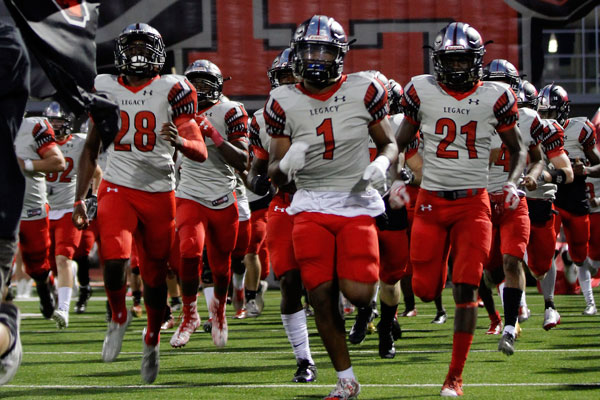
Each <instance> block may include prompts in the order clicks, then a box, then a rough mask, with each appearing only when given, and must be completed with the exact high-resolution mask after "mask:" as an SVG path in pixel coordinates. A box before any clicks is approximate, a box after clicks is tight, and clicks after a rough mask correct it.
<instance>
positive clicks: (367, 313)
mask: <svg viewBox="0 0 600 400" xmlns="http://www.w3.org/2000/svg"><path fill="white" fill-rule="evenodd" d="M372 313H373V309H372V308H371V306H368V307H359V308H358V313H357V314H356V321H355V322H354V325H352V329H350V334H349V335H348V340H350V343H352V344H360V343H362V342H363V340H365V336H367V325H368V323H369V320H370V319H371V314H372Z"/></svg>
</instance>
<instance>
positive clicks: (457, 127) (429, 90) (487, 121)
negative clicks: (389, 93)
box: [402, 75, 518, 191]
mask: <svg viewBox="0 0 600 400" xmlns="http://www.w3.org/2000/svg"><path fill="white" fill-rule="evenodd" d="M516 102H517V100H516V97H515V94H514V93H513V92H512V90H510V88H509V87H508V86H507V85H505V84H502V83H499V82H489V81H488V82H479V84H478V85H477V86H476V87H474V88H473V89H472V90H471V91H469V92H467V93H455V94H454V95H452V94H450V93H448V92H446V91H445V90H444V89H442V88H441V87H440V85H438V83H437V82H436V80H435V78H434V77H433V76H431V75H420V76H416V77H413V78H412V79H411V81H410V83H409V84H408V85H407V86H406V87H405V88H404V96H403V100H402V105H403V106H404V110H405V115H406V117H407V118H408V121H409V122H412V123H413V124H415V125H417V126H419V129H420V130H421V135H422V136H421V137H422V140H423V144H424V147H423V181H422V183H421V187H422V188H424V189H427V190H435V191H437V190H458V189H470V188H481V187H484V188H485V187H487V182H488V164H489V154H490V146H491V141H492V137H493V136H494V135H496V131H503V130H506V129H509V128H511V127H512V126H513V125H514V124H515V123H516V120H517V117H518V111H517V105H516Z"/></svg>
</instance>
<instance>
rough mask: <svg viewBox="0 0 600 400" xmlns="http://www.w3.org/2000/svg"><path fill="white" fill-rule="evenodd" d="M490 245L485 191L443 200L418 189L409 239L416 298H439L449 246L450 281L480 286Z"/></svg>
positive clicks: (445, 272) (490, 233) (490, 224)
mask: <svg viewBox="0 0 600 400" xmlns="http://www.w3.org/2000/svg"><path fill="white" fill-rule="evenodd" d="M491 244H492V221H491V210H490V201H489V196H488V194H487V191H485V190H483V191H482V192H481V193H478V194H476V195H473V196H471V197H465V198H462V199H458V200H446V199H444V198H440V197H438V196H436V195H435V194H432V193H430V192H428V191H426V190H420V191H419V195H418V197H417V204H416V209H415V216H414V221H413V225H412V230H411V240H410V259H411V262H412V265H413V279H412V284H413V290H414V293H415V295H417V296H418V297H420V298H421V299H422V300H424V301H432V300H434V299H435V298H436V297H438V296H439V295H440V293H441V292H442V289H443V288H444V285H445V283H446V276H447V273H448V254H449V251H450V247H452V256H453V261H454V263H453V271H452V282H453V283H454V284H457V283H465V284H469V285H473V286H479V282H480V280H481V274H482V272H483V264H484V263H485V261H486V260H487V258H488V255H489V252H490V247H491Z"/></svg>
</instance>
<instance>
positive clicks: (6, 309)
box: [0, 303, 23, 386]
mask: <svg viewBox="0 0 600 400" xmlns="http://www.w3.org/2000/svg"><path fill="white" fill-rule="evenodd" d="M0 323H2V324H3V325H6V326H7V327H9V329H10V331H11V336H13V339H14V341H13V346H12V348H11V349H9V351H8V352H6V353H4V355H3V356H2V358H0V386H2V385H4V384H6V383H8V382H9V381H10V380H11V379H12V378H13V377H14V376H15V374H16V373H17V371H18V370H19V366H20V365H21V360H22V358H23V347H22V346H21V335H20V333H19V330H20V325H21V314H20V312H19V310H18V309H17V307H16V306H15V305H13V304H11V303H2V304H1V305H0ZM11 327H12V329H11ZM15 328H16V329H15Z"/></svg>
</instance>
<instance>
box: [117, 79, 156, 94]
mask: <svg viewBox="0 0 600 400" xmlns="http://www.w3.org/2000/svg"><path fill="white" fill-rule="evenodd" d="M157 79H160V75H156V76H155V77H154V78H152V79H150V80H149V81H148V82H146V83H144V84H143V85H141V86H130V85H128V84H127V83H125V80H124V79H123V75H119V84H120V85H121V86H123V87H124V88H126V89H127V90H129V91H130V92H133V93H137V92H139V91H140V90H142V89H143V88H145V87H146V86H148V85H149V84H151V83H152V82H154V81H155V80H157Z"/></svg>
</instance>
